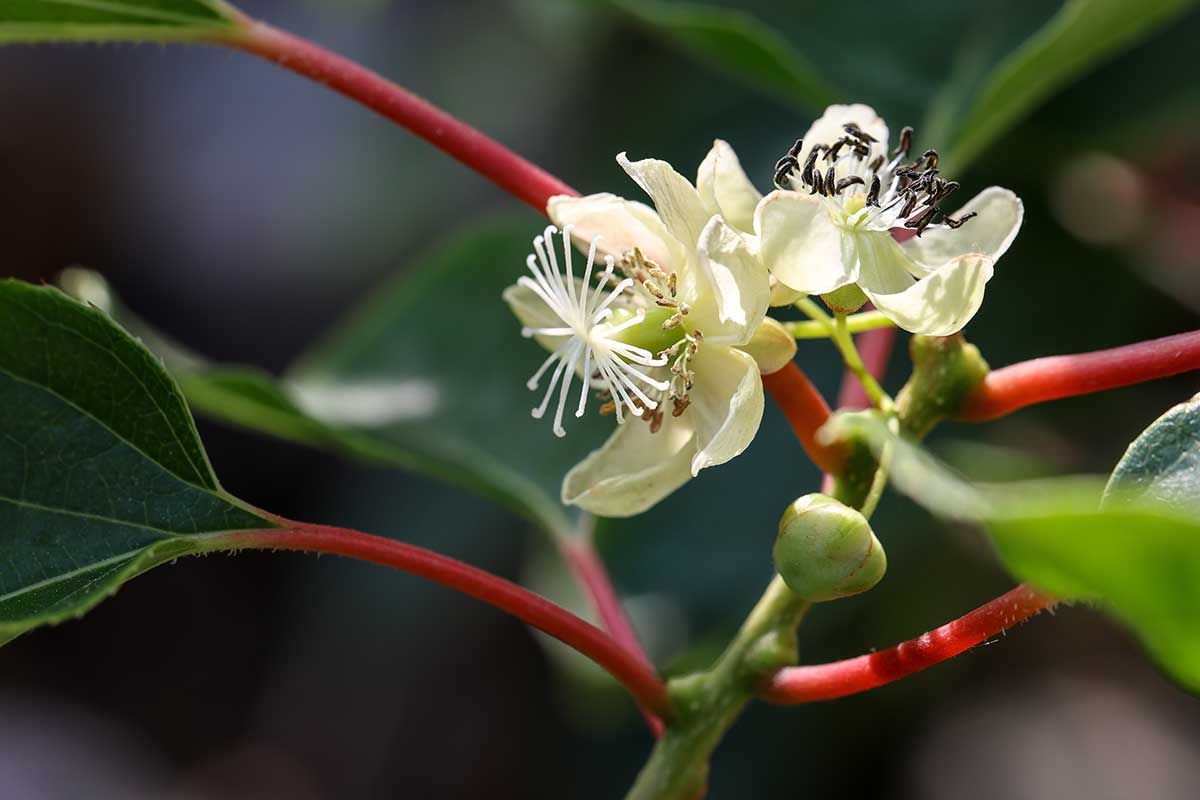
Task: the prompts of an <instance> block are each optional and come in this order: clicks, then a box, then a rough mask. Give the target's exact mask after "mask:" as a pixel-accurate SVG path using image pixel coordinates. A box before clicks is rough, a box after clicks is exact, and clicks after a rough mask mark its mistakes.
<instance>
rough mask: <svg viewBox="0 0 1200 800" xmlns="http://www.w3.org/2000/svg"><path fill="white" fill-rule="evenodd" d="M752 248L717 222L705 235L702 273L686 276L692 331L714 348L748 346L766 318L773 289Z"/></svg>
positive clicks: (682, 293) (683, 289)
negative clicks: (716, 346) (722, 345)
mask: <svg viewBox="0 0 1200 800" xmlns="http://www.w3.org/2000/svg"><path fill="white" fill-rule="evenodd" d="M750 247H751V243H750V240H749V237H747V236H745V235H743V234H741V233H738V232H737V231H736V230H734V229H733V228H732V227H731V226H729V225H728V224H726V222H725V221H724V220H723V219H721V218H720V217H713V218H712V219H711V220H710V221H709V223H708V225H706V226H704V231H703V232H702V233H701V234H700V241H699V246H698V247H697V262H696V263H697V269H689V270H687V271H686V272H684V273H683V274H682V275H681V280H680V284H679V298H680V300H682V301H683V302H685V303H687V304H688V306H689V307H690V308H691V312H690V313H689V314H688V317H687V325H688V327H689V328H691V329H692V330H699V331H700V332H701V333H703V334H704V338H705V339H706V340H707V341H711V342H713V343H714V344H745V343H746V342H748V341H750V337H751V336H753V335H754V329H755V328H757V327H758V325H759V323H761V322H762V320H763V317H765V316H766V314H767V305H768V304H769V303H770V301H771V284H770V281H769V280H768V277H767V270H766V267H764V266H763V264H762V262H761V261H759V259H758V257H757V256H756V255H755V254H754V253H753V252H752V251H751V249H750Z"/></svg>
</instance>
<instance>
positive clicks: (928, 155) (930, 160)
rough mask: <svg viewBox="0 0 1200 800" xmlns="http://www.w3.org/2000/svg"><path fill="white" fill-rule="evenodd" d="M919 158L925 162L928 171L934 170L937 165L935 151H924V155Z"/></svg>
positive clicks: (936, 153)
mask: <svg viewBox="0 0 1200 800" xmlns="http://www.w3.org/2000/svg"><path fill="white" fill-rule="evenodd" d="M921 158H922V159H923V160H924V161H925V162H926V166H927V167H929V168H930V169H934V168H935V167H937V165H938V152H937V150H932V149H930V150H926V151H925V152H924V153H922V154H921Z"/></svg>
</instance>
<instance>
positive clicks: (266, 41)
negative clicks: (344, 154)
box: [211, 20, 577, 213]
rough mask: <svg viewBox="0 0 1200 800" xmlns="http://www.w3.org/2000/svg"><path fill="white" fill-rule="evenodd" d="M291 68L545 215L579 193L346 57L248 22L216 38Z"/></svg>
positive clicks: (251, 21) (217, 41) (217, 42)
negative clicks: (560, 197) (554, 202)
mask: <svg viewBox="0 0 1200 800" xmlns="http://www.w3.org/2000/svg"><path fill="white" fill-rule="evenodd" d="M211 41H212V43H213V44H219V45H224V46H227V47H232V48H234V49H237V50H243V51H245V52H247V53H252V54H254V55H256V56H260V57H262V58H265V59H267V60H268V61H272V62H274V63H276V64H278V65H279V66H281V67H284V68H285V69H290V70H292V71H293V72H297V73H299V74H301V75H303V76H305V77H307V78H311V79H313V80H314V81H317V82H318V83H322V84H324V85H326V86H328V87H329V88H330V89H333V90H334V91H335V92H340V93H341V94H344V95H346V96H347V97H350V98H351V99H353V100H356V101H358V102H359V103H361V104H362V105H364V106H366V107H367V108H370V109H371V110H373V111H375V112H377V113H379V114H382V115H383V116H385V117H387V118H388V119H390V120H392V121H393V122H395V123H397V124H399V125H400V126H402V127H404V128H407V129H408V130H410V131H412V132H413V133H415V134H416V135H417V136H420V137H421V138H422V139H424V140H425V141H427V142H429V143H430V144H432V145H433V146H434V147H437V148H438V149H440V150H442V151H443V152H445V153H446V154H448V155H449V156H451V157H452V158H455V159H457V160H458V161H461V162H462V163H463V164H466V165H467V166H468V167H470V168H471V169H473V170H475V171H476V172H478V173H479V174H481V175H484V176H486V177H487V178H489V179H491V180H492V181H494V182H495V183H496V184H497V185H498V186H499V187H500V188H502V189H504V190H505V191H507V192H509V193H510V194H512V195H514V196H516V197H518V198H520V199H521V200H523V201H525V202H526V203H528V204H529V205H531V206H533V207H534V208H535V209H537V210H538V211H539V212H541V213H545V211H546V201H547V200H548V199H550V197H552V196H554V195H556V194H577V192H575V190H574V189H572V188H571V187H570V186H567V185H566V184H565V183H563V182H562V181H560V180H559V179H558V178H556V177H554V176H553V175H551V174H550V173H548V172H546V171H545V170H543V169H541V168H540V167H537V166H534V165H533V164H531V163H530V162H528V161H526V160H525V159H524V158H522V157H521V156H519V155H517V154H516V153H514V152H513V151H512V150H509V149H508V148H507V147H505V146H504V145H502V144H500V143H499V142H497V141H496V140H495V139H492V138H490V137H488V136H485V135H484V134H482V133H480V132H479V131H477V130H475V129H474V128H472V127H471V126H470V125H467V124H466V123H464V122H462V121H460V120H458V119H455V118H454V117H452V116H450V115H449V114H447V113H446V112H445V111H442V110H441V109H440V108H438V107H436V106H434V105H433V104H431V103H429V102H427V101H425V100H423V99H422V98H420V97H418V96H417V95H415V94H413V93H412V92H410V91H408V90H407V89H403V88H401V87H400V86H397V85H396V84H395V83H392V82H391V81H389V80H388V79H386V78H384V77H382V76H380V75H379V74H377V73H375V72H372V71H371V70H369V69H367V68H366V67H363V66H361V65H359V64H356V63H354V62H353V61H350V60H349V59H347V58H344V57H343V56H339V55H337V54H336V53H332V52H330V51H328V50H326V49H324V48H322V47H320V46H318V45H316V44H313V43H312V42H309V41H306V40H304V39H301V38H300V37H298V36H295V35H293V34H291V33H288V32H286V31H282V30H280V29H278V28H275V27H272V26H270V25H268V24H266V23H265V22H260V21H257V20H248V21H247V23H246V24H245V25H244V26H241V27H236V28H233V29H231V30H230V32H228V33H223V34H221V35H219V36H218V37H217V38H215V39H212V40H211Z"/></svg>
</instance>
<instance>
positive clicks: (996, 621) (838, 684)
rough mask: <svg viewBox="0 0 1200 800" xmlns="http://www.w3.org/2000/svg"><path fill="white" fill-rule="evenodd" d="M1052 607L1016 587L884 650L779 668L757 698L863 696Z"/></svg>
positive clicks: (1029, 589)
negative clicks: (926, 631) (831, 661)
mask: <svg viewBox="0 0 1200 800" xmlns="http://www.w3.org/2000/svg"><path fill="white" fill-rule="evenodd" d="M1054 603H1055V601H1054V600H1053V599H1052V598H1050V597H1047V596H1046V595H1043V594H1040V593H1039V592H1037V591H1036V590H1034V589H1033V588H1032V587H1030V586H1028V585H1026V584H1022V585H1021V586H1018V587H1017V588H1015V589H1013V590H1011V591H1010V592H1008V593H1007V594H1004V595H1001V596H1000V597H997V598H996V599H995V600H992V601H991V602H990V603H987V604H985V605H982V606H980V607H979V608H977V609H975V610H974V611H972V612H971V613H969V614H967V615H965V616H963V617H960V618H959V619H956V620H954V621H953V622H948V623H946V624H945V625H943V626H941V627H940V628H937V629H935V630H932V631H929V632H928V633H925V634H923V635H921V636H918V637H917V638H916V639H910V640H909V641H907V642H904V643H902V644H898V645H896V646H895V647H891V648H888V649H887V650H881V651H879V652H877V653H869V654H867V655H862V656H858V657H857V658H850V659H846V660H845V661H835V662H833V663H830V664H813V665H806V666H802V667H788V668H786V669H782V670H780V671H779V672H777V673H776V674H775V675H774V676H772V677H771V678H770V680H769V681H767V682H766V683H765V684H763V686H762V687H761V688H760V690H759V695H760V696H761V697H763V698H765V699H767V700H769V701H770V702H772V703H781V704H787V705H793V704H798V703H812V702H815V701H818V700H834V699H836V698H838V697H845V696H847V695H851V694H858V693H859V692H865V691H867V690H868V689H874V688H876V687H879V686H883V685H884V684H888V683H891V682H892V681H895V680H899V679H900V678H903V677H905V676H908V675H911V674H913V673H914V672H919V671H921V670H923V669H926V668H928V667H931V666H933V665H934V664H939V663H941V662H943V661H946V660H947V659H950V658H953V657H954V656H956V655H959V654H960V653H963V652H965V651H967V650H969V649H970V648H972V647H974V646H975V645H977V644H980V643H981V642H985V641H987V640H988V639H990V638H991V637H993V636H996V635H997V634H999V633H1002V632H1003V631H1006V630H1008V629H1009V628H1011V627H1013V626H1014V625H1016V624H1018V623H1020V622H1024V621H1025V620H1027V619H1029V618H1030V617H1032V616H1034V615H1035V614H1037V613H1038V612H1039V611H1042V610H1044V609H1047V608H1050V607H1052V606H1053V605H1054Z"/></svg>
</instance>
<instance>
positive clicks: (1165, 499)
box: [1104, 395, 1200, 512]
mask: <svg viewBox="0 0 1200 800" xmlns="http://www.w3.org/2000/svg"><path fill="white" fill-rule="evenodd" d="M1104 495H1105V501H1106V502H1110V503H1111V502H1122V501H1126V502H1127V501H1134V500H1147V501H1153V502H1157V503H1161V504H1162V505H1164V506H1167V507H1169V508H1173V509H1175V510H1177V511H1181V512H1187V511H1188V510H1195V509H1196V508H1197V505H1198V504H1200V395H1197V396H1196V397H1193V398H1192V399H1191V400H1188V401H1187V402H1186V403H1180V404H1179V405H1177V406H1175V407H1174V408H1172V409H1171V410H1170V411H1168V412H1167V413H1165V414H1163V415H1162V416H1161V417H1159V418H1158V419H1156V420H1155V421H1154V423H1153V424H1152V425H1151V426H1150V427H1149V428H1147V429H1146V430H1145V431H1143V433H1142V435H1141V436H1139V437H1138V438H1137V439H1135V440H1134V441H1133V444H1131V445H1129V449H1128V450H1126V451H1125V455H1124V456H1123V457H1122V458H1121V460H1120V462H1118V463H1117V467H1116V469H1115V470H1113V474H1112V477H1111V478H1110V479H1109V481H1108V487H1107V488H1106V489H1105V490H1104Z"/></svg>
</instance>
